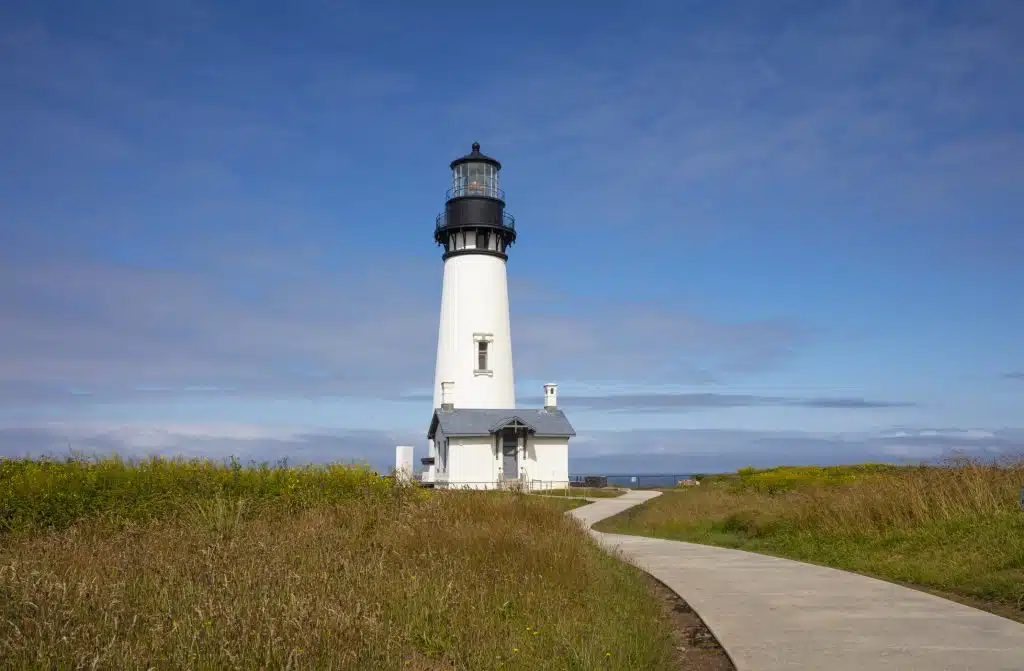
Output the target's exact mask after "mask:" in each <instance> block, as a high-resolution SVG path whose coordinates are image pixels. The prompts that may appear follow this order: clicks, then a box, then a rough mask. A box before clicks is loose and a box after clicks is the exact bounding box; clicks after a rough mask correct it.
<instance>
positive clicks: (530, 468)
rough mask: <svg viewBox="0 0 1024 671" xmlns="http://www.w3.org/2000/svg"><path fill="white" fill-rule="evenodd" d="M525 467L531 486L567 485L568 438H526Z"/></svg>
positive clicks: (553, 486) (546, 487)
mask: <svg viewBox="0 0 1024 671" xmlns="http://www.w3.org/2000/svg"><path fill="white" fill-rule="evenodd" d="M525 466H526V469H527V473H528V478H529V480H530V481H531V487H533V488H534V489H538V488H539V489H549V488H560V487H567V486H568V485H569V439H568V438H530V439H529V440H527V449H526V464H525Z"/></svg>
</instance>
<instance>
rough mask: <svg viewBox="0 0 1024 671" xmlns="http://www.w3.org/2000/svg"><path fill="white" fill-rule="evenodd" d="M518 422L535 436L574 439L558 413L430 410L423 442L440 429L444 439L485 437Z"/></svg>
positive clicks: (570, 427) (562, 417)
mask: <svg viewBox="0 0 1024 671" xmlns="http://www.w3.org/2000/svg"><path fill="white" fill-rule="evenodd" d="M514 419H518V420H519V422H520V423H521V424H525V425H526V426H528V427H530V429H531V432H532V434H533V435H535V436H541V437H545V436H547V437H569V436H575V435H576V431H574V430H573V428H572V424H570V423H569V420H568V419H567V418H566V416H565V413H563V412H562V411H561V410H551V411H548V410H542V409H536V408H518V409H514V410H492V409H490V408H488V409H480V408H456V409H454V410H440V409H436V410H434V417H433V418H432V419H431V421H430V429H428V431H427V438H433V437H434V434H435V433H437V429H438V427H439V426H440V429H441V432H442V433H444V435H446V436H486V435H489V434H492V433H496V432H498V431H500V430H501V429H502V428H503V427H504V426H505V425H507V424H509V423H511V422H512V421H513V420H514Z"/></svg>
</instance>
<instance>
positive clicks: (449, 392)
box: [441, 382, 455, 410]
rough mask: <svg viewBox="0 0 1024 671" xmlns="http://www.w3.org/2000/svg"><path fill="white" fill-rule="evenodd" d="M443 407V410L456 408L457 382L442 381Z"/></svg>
mask: <svg viewBox="0 0 1024 671" xmlns="http://www.w3.org/2000/svg"><path fill="white" fill-rule="evenodd" d="M441 409H442V410H454V409H455V383H454V382H442V383H441Z"/></svg>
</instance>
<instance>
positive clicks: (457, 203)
mask: <svg viewBox="0 0 1024 671" xmlns="http://www.w3.org/2000/svg"><path fill="white" fill-rule="evenodd" d="M451 169H452V188H450V189H448V193H447V194H446V199H447V202H446V203H445V206H444V212H443V213H441V214H439V215H437V222H436V226H435V227H434V241H435V242H437V244H439V245H441V246H442V247H444V258H445V259H447V258H449V257H451V256H458V255H460V254H489V255H491V256H497V257H499V258H502V259H507V258H508V256H507V251H506V250H507V249H508V247H509V246H510V245H511V244H512V243H513V242H515V240H516V220H515V218H514V217H513V216H512V215H511V214H509V213H507V212H505V192H504V191H502V190H501V189H500V188H499V187H498V173H499V172H500V171H501V163H498V161H496V160H495V159H493V158H491V157H490V156H485V155H483V154H481V153H480V144H479V143H478V142H474V143H473V151H471V152H470V153H468V154H466V155H465V156H463V157H461V158H457V159H455V160H454V161H452V162H451Z"/></svg>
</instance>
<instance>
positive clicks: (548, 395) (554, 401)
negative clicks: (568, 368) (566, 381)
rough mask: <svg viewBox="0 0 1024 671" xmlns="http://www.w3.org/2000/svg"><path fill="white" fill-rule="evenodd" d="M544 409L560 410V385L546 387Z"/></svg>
mask: <svg viewBox="0 0 1024 671" xmlns="http://www.w3.org/2000/svg"><path fill="white" fill-rule="evenodd" d="M544 409H545V410H557V409H558V385H557V384H554V383H553V382H549V383H548V384H546V385H544Z"/></svg>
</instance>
